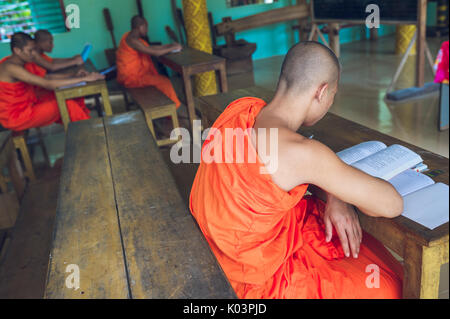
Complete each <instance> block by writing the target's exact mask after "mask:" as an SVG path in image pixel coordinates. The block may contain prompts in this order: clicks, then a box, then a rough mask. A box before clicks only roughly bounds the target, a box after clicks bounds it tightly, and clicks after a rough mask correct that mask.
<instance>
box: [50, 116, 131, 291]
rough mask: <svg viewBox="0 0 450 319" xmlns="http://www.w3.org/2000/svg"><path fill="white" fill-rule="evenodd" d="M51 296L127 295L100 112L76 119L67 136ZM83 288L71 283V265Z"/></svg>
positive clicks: (52, 255) (53, 253)
mask: <svg viewBox="0 0 450 319" xmlns="http://www.w3.org/2000/svg"><path fill="white" fill-rule="evenodd" d="M66 139H67V140H66V148H65V155H64V164H63V168H62V170H63V172H62V176H61V181H60V188H59V195H58V207H57V213H56V222H55V230H54V234H53V244H52V250H51V255H50V264H49V273H48V279H47V285H46V287H47V288H46V293H45V297H46V298H128V297H129V293H128V292H129V291H128V282H127V276H126V270H125V263H124V256H123V249H122V244H121V238H120V231H119V225H118V219H117V210H116V203H115V199H114V189H113V182H112V176H111V167H110V164H109V157H108V151H107V145H106V137H105V130H104V125H103V121H102V119H101V118H98V119H92V120H87V121H79V122H73V123H70V125H69V130H68V133H67V136H66ZM69 264H75V265H77V266H78V267H79V270H80V288H79V289H77V290H75V289H70V288H67V287H66V278H67V277H68V276H69V275H70V274H72V272H73V271H72V272H70V273H66V267H67V266H68V265H69Z"/></svg>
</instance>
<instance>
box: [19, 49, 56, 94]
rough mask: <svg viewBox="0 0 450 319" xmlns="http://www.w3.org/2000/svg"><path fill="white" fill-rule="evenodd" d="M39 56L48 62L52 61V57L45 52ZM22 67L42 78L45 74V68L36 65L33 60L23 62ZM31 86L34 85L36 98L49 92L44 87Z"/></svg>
mask: <svg viewBox="0 0 450 319" xmlns="http://www.w3.org/2000/svg"><path fill="white" fill-rule="evenodd" d="M41 56H42V57H43V58H44V59H45V60H47V61H48V62H52V61H53V59H52V58H51V57H49V56H48V55H46V54H45V53H42V54H41ZM24 68H25V69H26V70H27V71H28V72H30V73H33V74H34V75H37V76H40V77H42V78H43V77H45V76H46V75H47V69H45V68H43V67H41V66H39V65H37V64H36V63H34V62H28V63H25V65H24ZM33 87H34V90H35V93H36V96H37V97H38V98H39V97H41V96H45V95H47V94H48V93H49V92H50V91H49V90H47V89H45V88H43V87H40V86H33Z"/></svg>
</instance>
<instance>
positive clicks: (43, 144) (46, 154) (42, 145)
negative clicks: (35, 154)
mask: <svg viewBox="0 0 450 319" xmlns="http://www.w3.org/2000/svg"><path fill="white" fill-rule="evenodd" d="M36 132H37V135H38V138H39V146H40V147H41V149H42V155H44V159H45V161H46V162H47V165H48V166H49V167H50V166H51V163H50V157H49V156H48V153H47V148H46V147H45V143H44V138H43V137H42V132H41V129H40V128H39V127H36Z"/></svg>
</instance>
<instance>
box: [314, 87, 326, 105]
mask: <svg viewBox="0 0 450 319" xmlns="http://www.w3.org/2000/svg"><path fill="white" fill-rule="evenodd" d="M327 89H328V83H322V84H321V85H320V86H319V87H318V88H317V91H316V96H315V97H316V99H317V100H318V101H319V103H320V102H322V100H323V99H324V98H325V95H326V92H327Z"/></svg>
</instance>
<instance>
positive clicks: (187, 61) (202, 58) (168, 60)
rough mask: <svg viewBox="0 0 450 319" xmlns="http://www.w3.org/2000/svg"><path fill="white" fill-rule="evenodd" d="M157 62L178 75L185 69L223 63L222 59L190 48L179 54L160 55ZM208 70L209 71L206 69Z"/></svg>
mask: <svg viewBox="0 0 450 319" xmlns="http://www.w3.org/2000/svg"><path fill="white" fill-rule="evenodd" d="M158 60H159V61H160V62H161V63H163V64H165V65H167V66H168V67H170V68H171V69H173V70H174V71H177V72H179V73H181V69H182V68H185V67H190V66H193V65H195V66H196V67H199V66H202V65H205V64H206V65H215V64H217V63H220V62H222V61H225V59H224V58H222V57H218V56H216V55H213V54H209V53H206V52H203V51H200V50H196V49H192V48H183V50H181V51H180V52H177V53H169V54H165V55H162V56H160V57H158ZM208 70H211V69H210V68H208Z"/></svg>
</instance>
